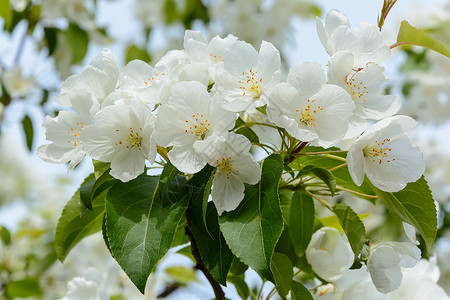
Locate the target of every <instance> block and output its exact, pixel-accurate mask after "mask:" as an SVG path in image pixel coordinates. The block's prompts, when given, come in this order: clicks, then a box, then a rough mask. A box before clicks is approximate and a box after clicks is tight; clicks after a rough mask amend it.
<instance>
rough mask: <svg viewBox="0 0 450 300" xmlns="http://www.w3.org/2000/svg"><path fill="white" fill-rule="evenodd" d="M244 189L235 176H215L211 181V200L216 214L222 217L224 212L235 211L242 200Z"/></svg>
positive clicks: (223, 174) (221, 174)
mask: <svg viewBox="0 0 450 300" xmlns="http://www.w3.org/2000/svg"><path fill="white" fill-rule="evenodd" d="M244 189H245V186H244V183H243V182H242V180H241V179H240V178H239V177H238V176H237V175H235V174H233V173H231V174H229V175H228V176H227V175H226V174H225V173H220V174H216V175H215V176H214V179H213V188H212V191H211V198H212V200H213V202H214V204H215V206H216V209H217V213H218V214H219V215H222V213H223V212H224V211H228V212H229V211H232V210H235V209H236V208H237V207H238V206H239V204H240V203H241V201H242V200H243V199H244Z"/></svg>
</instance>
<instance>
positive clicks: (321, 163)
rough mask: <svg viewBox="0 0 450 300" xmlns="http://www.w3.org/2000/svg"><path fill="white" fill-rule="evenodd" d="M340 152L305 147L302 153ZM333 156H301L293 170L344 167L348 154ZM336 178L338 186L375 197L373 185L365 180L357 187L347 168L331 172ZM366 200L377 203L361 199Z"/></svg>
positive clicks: (366, 198) (371, 200)
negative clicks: (310, 167) (313, 167)
mask: <svg viewBox="0 0 450 300" xmlns="http://www.w3.org/2000/svg"><path fill="white" fill-rule="evenodd" d="M336 150H339V149H338V148H329V149H323V148H321V147H305V148H304V149H303V150H302V152H301V153H306V152H308V153H312V152H323V151H336ZM332 155H333V156H334V157H337V158H336V159H335V158H331V157H328V156H325V155H321V154H319V155H301V156H299V157H298V158H297V159H295V160H294V161H293V162H292V163H291V164H290V166H291V167H292V168H293V169H296V170H301V169H302V168H304V167H306V166H308V165H313V166H316V167H319V168H323V169H327V170H329V169H331V168H335V167H337V166H339V165H342V164H343V163H345V161H344V160H345V158H346V156H347V154H346V153H332ZM331 173H332V174H333V176H334V178H335V179H336V185H337V186H340V187H343V188H346V189H350V190H353V191H356V192H360V193H363V194H367V195H374V192H373V190H372V188H371V184H370V182H369V181H368V180H367V178H366V180H364V182H363V183H362V185H361V186H357V185H355V183H354V182H353V180H352V177H351V176H350V173H349V172H348V168H347V167H341V168H338V169H335V170H333V171H332V172H331ZM361 198H363V199H365V200H368V201H370V202H372V203H374V202H375V199H373V198H368V197H361Z"/></svg>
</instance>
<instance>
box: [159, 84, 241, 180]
mask: <svg viewBox="0 0 450 300" xmlns="http://www.w3.org/2000/svg"><path fill="white" fill-rule="evenodd" d="M219 98H220V97H219V96H218V95H215V96H211V95H210V94H209V93H208V91H207V90H206V86H204V85H202V84H201V83H199V82H196V81H190V82H180V83H178V84H176V85H174V86H173V87H172V90H171V96H170V99H169V103H168V104H166V105H162V106H161V107H160V108H159V109H158V117H157V121H156V132H155V139H156V142H157V143H158V144H159V145H161V146H163V147H167V146H172V145H173V148H172V149H171V150H170V151H169V154H168V155H169V159H170V161H171V162H172V164H173V165H174V166H175V167H177V169H178V170H180V171H182V172H186V173H196V172H198V171H200V170H201V169H202V168H203V167H204V166H205V165H206V162H205V161H204V160H203V159H202V158H201V157H200V156H199V155H198V154H197V153H196V152H195V150H194V148H193V145H194V143H196V142H197V141H199V140H204V139H207V138H208V137H209V136H211V135H212V134H220V133H224V132H226V131H228V130H230V129H232V128H233V126H234V122H235V120H236V113H232V112H230V111H227V110H225V109H223V108H222V106H221V104H220V101H219Z"/></svg>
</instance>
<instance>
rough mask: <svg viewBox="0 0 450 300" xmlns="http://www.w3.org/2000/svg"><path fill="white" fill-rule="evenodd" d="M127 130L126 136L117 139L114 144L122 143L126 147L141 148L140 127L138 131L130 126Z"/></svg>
mask: <svg viewBox="0 0 450 300" xmlns="http://www.w3.org/2000/svg"><path fill="white" fill-rule="evenodd" d="M129 130H130V131H129V133H128V136H127V138H126V139H124V140H120V141H118V142H117V143H116V146H119V145H124V146H125V147H126V148H127V149H133V148H137V149H139V150H142V136H141V135H142V128H139V131H136V130H134V129H133V127H130V129H129ZM116 131H117V132H119V129H116ZM139 132H141V133H139Z"/></svg>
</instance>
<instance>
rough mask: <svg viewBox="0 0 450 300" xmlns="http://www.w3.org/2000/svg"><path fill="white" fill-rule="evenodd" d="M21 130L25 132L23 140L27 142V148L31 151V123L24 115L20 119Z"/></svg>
mask: <svg viewBox="0 0 450 300" xmlns="http://www.w3.org/2000/svg"><path fill="white" fill-rule="evenodd" d="M22 127H23V132H24V133H25V140H26V142H27V147H28V150H30V151H31V148H32V147H33V135H34V134H33V123H32V122H31V119H30V117H29V116H27V115H26V116H25V117H24V118H23V120H22Z"/></svg>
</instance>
